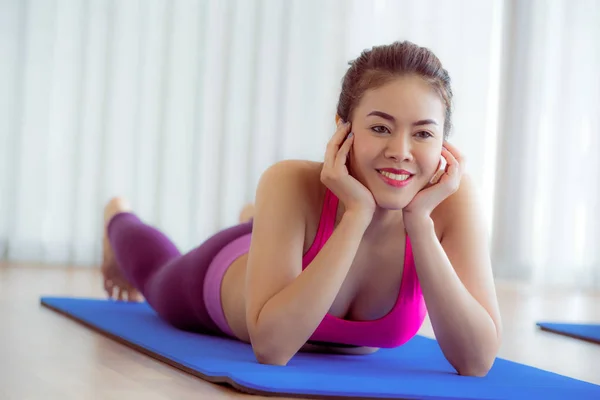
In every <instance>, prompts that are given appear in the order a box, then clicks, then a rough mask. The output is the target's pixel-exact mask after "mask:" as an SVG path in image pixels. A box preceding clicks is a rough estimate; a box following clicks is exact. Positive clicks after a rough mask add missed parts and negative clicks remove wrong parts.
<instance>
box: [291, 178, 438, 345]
mask: <svg viewBox="0 0 600 400" xmlns="http://www.w3.org/2000/svg"><path fill="white" fill-rule="evenodd" d="M337 207H338V199H337V197H336V196H335V195H334V194H333V193H332V192H331V191H330V190H327V191H326V193H325V200H324V204H323V210H322V212H321V218H320V220H319V227H318V230H317V234H316V236H315V240H314V241H313V243H312V245H311V247H310V248H309V249H308V251H307V252H306V253H305V254H304V257H303V258H302V269H303V270H304V268H306V267H307V266H308V265H309V264H310V263H311V262H312V260H313V259H314V258H315V256H316V255H317V253H318V252H319V251H320V250H321V248H323V246H324V245H325V243H326V242H327V240H328V239H329V237H330V236H331V235H332V233H333V230H334V225H335V219H336V214H337ZM426 314H427V309H426V307H425V301H424V299H423V294H422V293H421V286H420V285H419V280H418V277H417V273H416V271H415V264H414V260H413V256H412V249H411V246H410V239H409V238H408V236H406V250H405V255H404V270H403V272H402V282H401V284H400V291H399V293H398V298H397V299H396V303H395V305H394V307H393V308H392V310H391V311H390V312H389V313H387V314H386V315H384V316H383V317H381V318H379V319H376V320H371V321H353V320H346V319H342V318H338V317H336V316H334V315H331V314H329V313H327V314H325V317H324V318H323V320H322V321H321V323H320V324H319V326H318V327H317V329H316V330H315V332H314V333H313V335H312V336H311V337H310V340H311V341H319V342H329V343H339V344H346V345H353V346H367V347H380V348H391V347H397V346H400V345H402V344H404V343H406V342H407V341H408V340H410V339H411V338H412V337H413V336H415V335H416V334H417V332H418V330H419V329H420V328H421V325H422V324H423V321H424V320H425V315H426Z"/></svg>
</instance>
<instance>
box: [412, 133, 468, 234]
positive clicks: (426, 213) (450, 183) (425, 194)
mask: <svg viewBox="0 0 600 400" xmlns="http://www.w3.org/2000/svg"><path fill="white" fill-rule="evenodd" d="M442 157H444V158H445V159H446V163H447V164H446V169H445V171H444V173H443V174H442V176H441V177H440V179H439V180H438V182H437V183H434V184H432V185H428V186H427V187H425V188H424V189H422V190H421V191H419V193H417V195H416V196H415V197H414V198H413V199H412V201H411V202H410V203H409V204H408V205H407V206H406V207H405V208H404V209H403V216H404V221H405V224H406V222H410V221H407V219H408V220H411V219H417V220H418V219H424V218H425V219H426V218H429V217H430V216H431V213H432V212H433V210H434V209H435V208H436V207H437V206H438V205H439V204H440V203H441V202H442V201H444V200H445V199H446V198H448V197H449V196H450V195H451V194H453V193H454V192H456V190H458V187H459V186H460V181H461V178H462V174H463V171H464V158H463V156H462V155H461V154H460V152H459V151H458V150H457V149H456V147H454V146H453V145H451V144H450V143H448V142H446V141H444V146H443V147H442Z"/></svg>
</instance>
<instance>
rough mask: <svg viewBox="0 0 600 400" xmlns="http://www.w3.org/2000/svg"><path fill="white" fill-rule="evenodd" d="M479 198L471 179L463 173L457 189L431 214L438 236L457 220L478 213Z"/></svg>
mask: <svg viewBox="0 0 600 400" xmlns="http://www.w3.org/2000/svg"><path fill="white" fill-rule="evenodd" d="M479 197H480V196H479V190H478V188H477V185H476V184H475V182H474V180H473V178H472V177H471V176H470V175H469V174H467V173H464V174H463V176H462V177H461V181H460V185H459V186H458V189H457V190H456V191H455V192H454V193H453V194H452V195H450V196H448V198H446V199H445V200H444V201H443V202H442V203H440V205H438V206H437V207H436V208H435V210H434V211H433V213H432V214H431V217H432V219H433V221H434V223H435V225H436V227H437V228H436V231H437V232H438V233H439V236H441V235H443V233H444V231H446V230H447V229H448V228H449V227H450V226H451V225H452V224H453V223H456V222H457V221H456V219H457V218H463V217H464V216H465V214H470V213H473V212H477V211H479V210H480V208H481V203H480V202H479V200H480V199H479Z"/></svg>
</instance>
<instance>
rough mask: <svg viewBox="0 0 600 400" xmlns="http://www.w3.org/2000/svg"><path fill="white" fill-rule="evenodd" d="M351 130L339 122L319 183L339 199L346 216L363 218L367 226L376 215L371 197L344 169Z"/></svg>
mask: <svg viewBox="0 0 600 400" xmlns="http://www.w3.org/2000/svg"><path fill="white" fill-rule="evenodd" d="M350 126H351V125H350V122H346V123H342V121H341V120H340V121H339V122H338V125H337V130H336V132H335V134H334V135H333V137H332V138H331V140H330V141H329V143H328V144H327V151H326V153H325V161H324V163H323V169H322V170H321V182H323V184H324V185H325V186H327V187H328V188H329V189H330V190H331V191H332V192H333V193H334V194H335V195H336V196H337V198H338V199H340V201H341V202H342V203H343V204H344V207H345V212H346V213H353V214H357V215H358V216H361V217H364V218H365V220H366V222H370V221H371V218H372V217H373V213H374V212H375V199H374V198H373V194H372V193H371V191H370V190H369V189H367V188H366V187H365V186H364V185H363V184H362V183H360V182H359V181H358V180H357V179H356V178H354V177H353V176H352V175H350V173H349V172H348V168H347V166H346V162H347V160H348V154H349V153H350V148H351V147H352V143H354V135H353V134H350V135H348V132H350Z"/></svg>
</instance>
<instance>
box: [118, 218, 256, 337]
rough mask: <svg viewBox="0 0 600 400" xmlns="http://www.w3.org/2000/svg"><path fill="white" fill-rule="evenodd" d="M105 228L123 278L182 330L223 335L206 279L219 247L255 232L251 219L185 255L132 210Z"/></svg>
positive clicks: (220, 233)
mask: <svg viewBox="0 0 600 400" xmlns="http://www.w3.org/2000/svg"><path fill="white" fill-rule="evenodd" d="M107 232H108V239H109V241H110V244H111V245H112V248H113V251H114V254H115V258H116V261H117V263H118V264H119V267H120V268H121V270H122V271H123V273H124V274H125V277H126V278H127V279H128V280H129V281H130V282H131V284H132V285H133V286H134V287H135V288H137V289H138V290H139V291H140V292H141V293H142V295H143V296H144V298H145V299H146V301H147V302H148V304H149V305H150V306H151V307H152V308H153V309H154V310H155V311H156V313H157V314H158V315H159V316H160V317H161V318H163V319H164V320H165V321H167V322H169V323H170V324H172V325H174V326H175V327H177V328H179V329H184V330H190V331H198V332H205V333H213V334H223V329H220V328H219V326H218V325H217V324H216V323H215V321H214V320H213V318H211V316H210V314H209V310H208V309H207V304H205V301H204V299H205V296H204V279H205V277H206V274H207V272H208V270H209V266H210V265H211V262H212V261H213V259H214V258H215V256H216V255H217V254H219V251H220V250H222V249H223V248H224V247H225V246H227V245H228V244H229V243H231V242H233V241H234V240H236V239H238V238H241V237H242V236H244V235H248V234H249V233H251V232H252V221H249V222H246V223H244V224H240V225H235V226H232V227H230V228H227V229H224V230H222V231H219V232H218V233H216V234H215V235H213V236H211V237H210V238H208V239H207V240H206V241H205V242H204V243H202V244H201V245H200V246H198V247H196V248H195V249H193V250H191V251H190V252H188V253H186V254H183V255H182V254H181V253H180V252H179V250H178V249H177V248H176V247H175V245H174V244H173V243H172V242H171V241H170V240H169V239H168V238H167V237H166V236H165V235H164V234H163V233H161V232H160V231H158V230H157V229H156V228H154V227H152V226H149V225H146V224H144V223H143V222H142V221H141V220H140V219H139V218H138V217H137V216H136V215H134V214H132V213H119V214H117V215H115V216H114V217H113V218H112V219H111V220H110V222H109V224H108V227H107ZM219 284H220V283H219ZM219 290H220V289H219ZM209 306H211V305H209ZM212 306H215V305H212ZM218 307H220V304H218Z"/></svg>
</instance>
